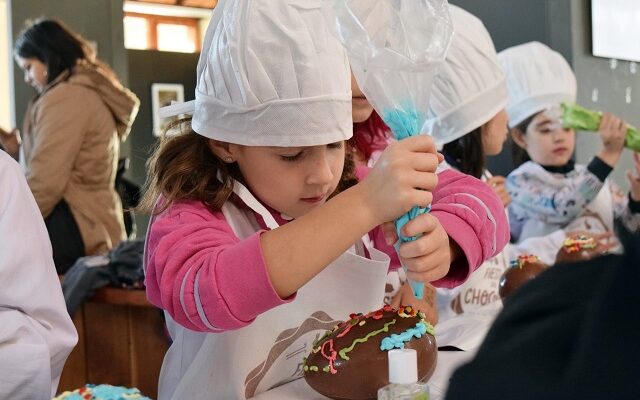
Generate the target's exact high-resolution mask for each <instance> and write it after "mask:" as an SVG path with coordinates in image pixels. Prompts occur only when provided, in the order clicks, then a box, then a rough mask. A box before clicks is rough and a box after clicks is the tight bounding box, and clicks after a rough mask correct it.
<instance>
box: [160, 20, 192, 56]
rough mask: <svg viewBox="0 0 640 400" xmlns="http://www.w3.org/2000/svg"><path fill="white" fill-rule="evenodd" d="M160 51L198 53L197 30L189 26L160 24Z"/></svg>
mask: <svg viewBox="0 0 640 400" xmlns="http://www.w3.org/2000/svg"><path fill="white" fill-rule="evenodd" d="M157 33H158V50H164V51H177V52H181V53H194V52H195V51H196V35H195V29H194V28H193V27H191V26H188V25H180V24H167V23H159V24H158V30H157Z"/></svg>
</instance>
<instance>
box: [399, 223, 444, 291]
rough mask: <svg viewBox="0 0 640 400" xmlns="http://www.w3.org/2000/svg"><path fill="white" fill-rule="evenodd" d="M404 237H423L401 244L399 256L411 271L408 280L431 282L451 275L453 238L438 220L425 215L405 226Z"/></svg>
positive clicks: (403, 229)
mask: <svg viewBox="0 0 640 400" xmlns="http://www.w3.org/2000/svg"><path fill="white" fill-rule="evenodd" d="M402 234H403V235H404V236H418V235H422V236H420V237H419V238H418V239H416V240H414V241H412V242H406V243H402V244H401V245H400V250H399V251H398V256H399V257H400V261H401V262H402V265H403V266H405V267H406V268H407V278H409V279H412V280H414V281H418V282H431V281H435V280H438V279H440V278H442V277H444V276H445V275H447V273H448V272H449V267H450V266H451V259H452V255H451V248H450V245H449V235H447V232H445V230H444V228H443V227H442V225H441V224H440V221H438V219H437V218H436V217H434V216H433V215H431V214H421V215H419V216H418V217H416V218H415V219H413V220H411V221H409V222H407V224H406V225H405V226H403V227H402Z"/></svg>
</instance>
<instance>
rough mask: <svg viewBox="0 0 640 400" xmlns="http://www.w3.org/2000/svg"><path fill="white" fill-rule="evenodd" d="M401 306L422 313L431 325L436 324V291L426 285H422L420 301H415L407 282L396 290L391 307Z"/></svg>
mask: <svg viewBox="0 0 640 400" xmlns="http://www.w3.org/2000/svg"><path fill="white" fill-rule="evenodd" d="M401 305H403V306H411V307H413V308H415V309H417V310H420V311H422V312H423V313H424V315H425V319H426V320H427V321H428V322H429V323H430V324H431V325H435V324H437V323H438V306H437V304H436V289H435V288H434V287H433V286H431V285H430V284H428V283H425V284H424V294H423V298H422V299H417V298H416V296H415V295H414V294H413V289H412V288H411V285H410V284H409V282H405V283H404V285H402V287H401V288H400V290H398V293H396V295H395V296H394V297H393V299H392V300H391V304H390V306H391V307H394V308H399V307H400V306H401Z"/></svg>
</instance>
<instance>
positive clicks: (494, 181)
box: [487, 176, 511, 207]
mask: <svg viewBox="0 0 640 400" xmlns="http://www.w3.org/2000/svg"><path fill="white" fill-rule="evenodd" d="M505 182H506V179H505V177H504V176H492V177H491V178H489V179H487V185H489V186H491V189H493V191H494V192H496V194H497V195H498V197H499V198H500V200H501V201H502V204H503V205H504V206H505V207H506V206H508V205H509V203H511V196H510V195H509V192H508V191H507V187H506V186H505Z"/></svg>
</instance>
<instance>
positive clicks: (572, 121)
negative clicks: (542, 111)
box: [560, 103, 640, 151]
mask: <svg viewBox="0 0 640 400" xmlns="http://www.w3.org/2000/svg"><path fill="white" fill-rule="evenodd" d="M560 107H561V108H562V126H563V127H564V128H568V129H575V130H578V131H592V132H596V131H597V130H598V129H599V128H600V120H601V119H602V113H601V112H599V111H593V110H588V109H586V108H584V107H581V106H579V105H577V104H569V103H562V104H560ZM624 147H626V148H628V149H631V150H633V151H640V131H638V129H636V128H635V127H633V126H631V125H627V134H626V136H625V139H624Z"/></svg>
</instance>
